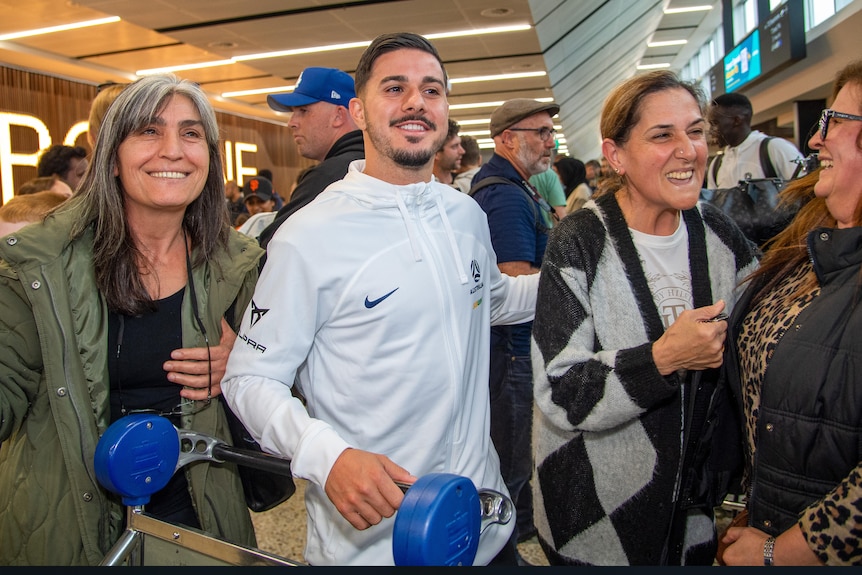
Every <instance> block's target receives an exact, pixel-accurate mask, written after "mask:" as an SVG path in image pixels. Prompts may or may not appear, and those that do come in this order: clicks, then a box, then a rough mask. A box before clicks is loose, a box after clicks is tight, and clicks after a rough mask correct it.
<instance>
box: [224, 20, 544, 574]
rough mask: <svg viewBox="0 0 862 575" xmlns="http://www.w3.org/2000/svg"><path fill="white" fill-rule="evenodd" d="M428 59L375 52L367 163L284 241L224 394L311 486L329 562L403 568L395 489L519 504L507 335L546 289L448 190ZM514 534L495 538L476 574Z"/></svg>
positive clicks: (439, 77)
mask: <svg viewBox="0 0 862 575" xmlns="http://www.w3.org/2000/svg"><path fill="white" fill-rule="evenodd" d="M428 47H430V44H428V43H427V41H425V40H424V38H421V37H419V36H415V35H412V34H393V35H385V36H383V37H380V38H378V39H377V40H375V42H374V43H372V45H371V46H370V47H369V48H368V50H367V51H366V54H365V55H363V60H360V65H359V67H357V73H356V80H357V95H358V96H359V98H358V99H357V100H352V101H351V114H352V115H354V118H355V119H356V120H357V125H359V126H360V127H361V128H362V129H363V131H364V133H365V137H366V160H358V161H355V162H353V163H352V164H351V166H350V169H349V171H348V173H347V176H346V177H345V178H344V180H341V181H339V182H335V183H334V184H332V185H330V186H329V187H328V188H327V189H326V190H325V191H324V192H323V193H322V194H321V195H320V196H318V198H316V199H315V200H314V201H313V202H312V203H310V204H309V205H308V206H306V207H305V208H303V209H302V210H300V211H299V212H297V213H296V214H295V215H294V216H293V217H292V218H291V220H290V222H288V224H286V225H284V226H282V227H281V228H280V229H279V230H278V232H277V233H276V234H275V236H274V237H273V239H272V240H271V242H270V244H269V245H268V259H267V264H266V266H265V267H264V269H263V271H262V274H261V277H260V280H259V282H258V285H257V289H256V291H255V294H254V297H253V302H252V304H251V305H250V307H249V308H248V309H247V310H246V313H245V315H244V317H243V320H242V325H241V327H240V330H239V333H238V338H237V341H236V345H235V346H234V348H233V351H232V352H231V356H230V359H229V362H228V366H227V373H226V374H225V378H224V380H223V383H222V389H223V392H224V394H225V396H226V398H227V400H228V402H229V403H230V405H231V406H232V407H233V408H234V411H236V412H237V414H238V415H239V416H240V418H241V419H242V420H243V422H244V423H245V424H246V426H247V427H248V428H249V430H250V431H251V432H252V434H253V435H254V436H255V438H256V439H258V440H259V441H260V443H261V445H262V446H263V448H264V449H265V450H267V451H271V452H274V453H278V454H280V455H282V456H285V457H288V458H290V459H291V460H292V469H293V473H294V475H295V476H297V477H301V478H304V479H307V480H308V481H309V483H308V486H307V489H306V507H307V510H308V539H307V545H306V550H305V559H306V561H308V562H309V563H311V564H312V565H386V564H389V565H391V564H392V563H393V555H392V527H393V523H394V516H393V515H394V513H395V511H396V509H397V507H398V505H399V504H400V502H401V497H402V493H401V491H400V489H399V488H398V487H397V486H396V485H395V483H394V482H395V481H399V482H400V481H404V482H408V483H409V482H412V481H415V479H416V478H417V477H420V476H422V475H425V474H428V473H432V472H448V473H455V474H459V475H464V476H466V477H469V478H470V479H471V480H472V481H473V483H474V484H475V485H476V487H477V488H491V489H495V490H497V491H500V492H502V493H506V489H505V485H504V483H503V480H502V478H501V476H500V470H499V461H498V458H497V454H496V452H495V450H494V447H493V444H492V442H491V439H490V435H489V397H488V370H489V337H490V326H491V324H514V323H521V322H524V321H528V320H530V319H532V317H533V313H534V309H535V299H536V286H537V281H538V276H537V275H535V276H521V277H518V278H510V277H508V276H504V275H501V274H500V272H499V271H498V268H497V264H496V257H495V255H494V251H493V249H492V247H491V240H490V235H489V232H488V225H487V220H486V218H485V214H484V212H483V211H482V210H481V208H480V207H479V205H478V204H477V203H476V202H475V201H474V200H473V199H472V198H470V197H468V196H465V195H464V194H462V193H460V192H458V191H457V190H455V189H453V188H451V187H449V186H446V185H443V184H441V183H439V182H437V181H435V180H434V179H433V177H432V176H431V165H432V164H431V162H433V152H434V151H436V149H437V148H438V147H439V140H440V138H441V136H442V137H445V136H446V127H447V122H446V117H447V116H446V114H447V111H448V104H446V101H445V85H446V80H445V72H443V70H442V64H440V60H439V57H438V56H437V54H436V51H434V52H431V51H429V50H428ZM430 49H431V50H432V51H433V47H431V48H430ZM363 61H364V62H365V63H364V64H363ZM429 69H430V71H429ZM441 100H442V102H441ZM387 115H388V116H394V118H389V117H387ZM441 127H442V134H441V132H440V130H441ZM369 132H371V135H370V136H369ZM399 149H406V150H408V151H410V152H411V153H412V154H413V156H412V157H413V158H418V159H412V160H411V159H405V157H406V156H404V155H401V156H398V150H399ZM426 152H428V153H430V155H429V156H428V160H427V161H426V162H425V163H424V164H421V161H422V160H424V158H425V156H426ZM396 156H397V157H396ZM419 164H421V165H419ZM390 182H395V183H390ZM294 384H295V385H296V386H297V388H298V390H299V391H301V394H302V395H303V396H304V398H305V404H303V402H302V401H300V400H299V399H297V398H296V397H295V396H294V395H293V394H292V393H291V389H290V388H291V386H293V385H294ZM512 529H513V523H512V522H510V523H509V524H508V525H505V526H500V525H493V526H491V527H490V528H489V529H487V530H486V531H485V533H483V535H482V537H481V539H480V545H479V551H478V553H477V557H476V561H475V564H477V565H483V564H487V563H489V562H490V561H492V560H493V559H494V558H495V557H496V556H497V555H498V553H499V552H500V550H501V549H503V548H504V546H505V545H507V544H509V539H510V535H511V532H512Z"/></svg>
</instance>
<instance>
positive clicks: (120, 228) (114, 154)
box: [62, 74, 230, 315]
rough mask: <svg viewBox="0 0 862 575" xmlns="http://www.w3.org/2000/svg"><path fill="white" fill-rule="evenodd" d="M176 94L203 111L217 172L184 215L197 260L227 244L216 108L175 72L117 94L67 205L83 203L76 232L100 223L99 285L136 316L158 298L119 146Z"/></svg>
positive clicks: (96, 250)
mask: <svg viewBox="0 0 862 575" xmlns="http://www.w3.org/2000/svg"><path fill="white" fill-rule="evenodd" d="M175 95H179V96H184V97H186V98H188V99H189V100H190V101H191V102H192V104H193V105H194V107H195V109H196V110H197V111H198V113H199V114H200V117H201V122H202V125H203V130H204V132H205V137H206V142H207V148H208V150H209V173H208V175H207V179H206V182H205V184H204V188H203V190H202V191H201V194H200V196H198V197H197V198H196V199H195V200H194V201H193V202H192V203H191V204H190V205H189V206H188V207H187V208H186V213H185V216H184V218H183V228H184V229H185V232H186V234H187V235H188V236H189V238H190V240H191V244H192V246H193V247H195V248H196V250H195V260H194V264H193V265H194V266H197V265H200V264H201V263H203V262H204V261H208V260H209V259H210V258H211V256H212V254H213V252H214V251H215V250H216V249H217V248H218V247H219V245H226V243H227V238H228V234H229V233H230V225H229V223H228V215H227V207H226V205H225V201H224V176H223V173H224V171H223V168H222V156H221V149H220V146H219V129H218V124H217V122H216V116H215V111H214V110H213V108H212V106H211V105H210V103H209V100H208V99H207V96H206V94H205V93H204V92H203V90H201V88H200V87H199V86H198V85H197V84H195V83H193V82H190V81H188V80H180V79H179V78H177V77H176V76H174V75H173V74H157V75H153V76H145V77H143V78H141V79H139V80H137V81H136V82H134V83H132V84H130V85H128V86H127V87H126V88H125V89H124V90H123V91H122V92H121V93H120V95H119V96H117V99H116V100H115V101H114V103H113V104H112V105H111V107H110V108H109V109H108V112H107V114H106V115H105V118H104V121H103V122H102V126H101V128H100V129H99V134H98V138H97V140H96V145H95V148H94V149H93V154H92V159H91V161H90V165H89V168H88V170H87V173H86V174H85V175H84V179H83V180H82V181H81V184H80V186H79V188H78V191H77V193H76V194H75V196H74V197H73V198H72V199H70V200H69V201H68V202H67V204H68V205H67V206H64V207H63V208H62V210H63V211H65V210H67V209H75V208H77V209H79V210H80V213H81V217H80V218H79V219H78V222H77V223H76V224H75V225H74V227H73V229H72V238H76V237H78V236H80V235H81V234H83V233H84V232H85V230H87V229H89V228H90V227H91V226H92V227H93V228H94V233H95V241H94V245H93V265H94V267H95V272H96V283H97V286H98V288H99V290H100V291H101V292H102V294H103V295H104V296H105V298H106V300H107V302H108V306H109V308H111V309H112V310H115V311H118V312H121V313H125V314H129V315H137V314H140V313H143V312H144V311H147V310H149V309H152V308H153V302H152V300H151V298H150V297H149V295H148V293H147V291H146V289H145V287H144V285H143V282H142V281H141V277H140V273H139V271H138V270H139V266H140V264H141V263H142V262H141V258H140V251H139V249H138V247H137V246H136V245H135V244H134V239H133V238H132V236H131V234H130V233H129V229H128V222H127V221H126V213H125V209H124V204H125V197H124V190H123V187H122V183H121V182H120V179H119V178H118V177H116V176H114V172H115V170H116V169H117V167H118V161H117V160H118V150H119V147H120V144H122V143H123V141H125V139H126V138H127V137H128V136H129V135H130V134H132V133H134V132H136V131H137V130H140V129H141V128H144V127H146V126H147V125H149V124H151V123H152V122H153V120H154V119H155V118H156V117H157V116H158V115H159V114H160V113H161V112H162V110H163V109H164V108H165V106H166V105H167V104H168V102H169V100H170V99H171V97H173V96H175Z"/></svg>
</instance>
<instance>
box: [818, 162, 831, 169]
mask: <svg viewBox="0 0 862 575" xmlns="http://www.w3.org/2000/svg"><path fill="white" fill-rule="evenodd" d="M833 165H834V163H833V162H832V160H820V167H821V168H823V169H827V168H831V167H832V166H833Z"/></svg>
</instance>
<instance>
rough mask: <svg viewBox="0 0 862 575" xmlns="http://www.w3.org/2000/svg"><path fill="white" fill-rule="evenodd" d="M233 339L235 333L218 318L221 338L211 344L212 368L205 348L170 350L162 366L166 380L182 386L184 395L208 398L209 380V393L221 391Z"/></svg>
mask: <svg viewBox="0 0 862 575" xmlns="http://www.w3.org/2000/svg"><path fill="white" fill-rule="evenodd" d="M234 341H236V333H235V332H234V331H233V329H231V327H230V324H228V322H227V321H225V319H224V318H222V320H221V339H220V340H219V343H218V345H215V346H210V350H209V353H210V356H209V358H211V360H212V371H210V366H209V365H208V356H207V348H205V347H184V348H180V349H175V350H174V351H172V352H171V359H170V360H169V361H166V362H165V363H164V365H163V368H164V370H165V371H166V372H168V376H167V377H168V380H169V381H172V382H173V383H176V384H179V385H182V386H183V389H182V390H181V391H180V396H181V397H184V398H186V399H194V400H202V399H206V398H207V391H208V390H207V388H208V386H209V384H210V382H212V392H211V393H212V397H215V396H217V395H219V394H221V380H222V377H224V374H225V370H226V368H227V359H228V356H230V351H231V349H233V343H234Z"/></svg>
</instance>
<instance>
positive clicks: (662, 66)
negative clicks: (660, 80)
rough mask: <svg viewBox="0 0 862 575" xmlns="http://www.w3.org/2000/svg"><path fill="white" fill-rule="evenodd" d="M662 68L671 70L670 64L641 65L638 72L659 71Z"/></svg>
mask: <svg viewBox="0 0 862 575" xmlns="http://www.w3.org/2000/svg"><path fill="white" fill-rule="evenodd" d="M660 68H670V62H659V63H658V64H639V65H638V70H658V69H660Z"/></svg>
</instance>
